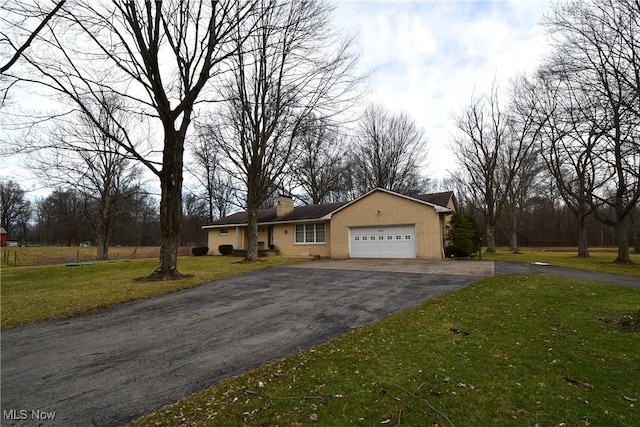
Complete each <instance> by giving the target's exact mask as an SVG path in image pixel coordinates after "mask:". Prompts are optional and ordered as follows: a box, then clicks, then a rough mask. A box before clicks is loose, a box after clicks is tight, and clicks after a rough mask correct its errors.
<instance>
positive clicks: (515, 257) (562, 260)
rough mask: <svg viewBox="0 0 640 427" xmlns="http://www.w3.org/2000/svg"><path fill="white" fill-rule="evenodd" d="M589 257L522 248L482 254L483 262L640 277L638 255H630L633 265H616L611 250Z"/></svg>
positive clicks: (594, 252)
mask: <svg viewBox="0 0 640 427" xmlns="http://www.w3.org/2000/svg"><path fill="white" fill-rule="evenodd" d="M589 252H590V254H591V257H589V258H578V256H577V250H576V249H565V250H560V249H558V248H553V249H551V250H541V249H532V248H523V249H522V250H520V252H519V253H513V252H511V251H509V250H506V249H502V250H500V249H499V250H498V251H497V252H494V253H489V252H482V259H483V260H491V261H514V262H525V263H532V262H546V263H549V264H551V265H555V266H558V267H569V268H578V269H580V270H588V271H598V272H600V273H610V274H623V275H627V276H638V277H640V254H634V253H632V254H631V262H633V264H628V265H626V264H616V263H614V262H613V261H614V260H615V259H616V255H617V253H616V252H615V251H613V250H603V249H592V250H590V251H589Z"/></svg>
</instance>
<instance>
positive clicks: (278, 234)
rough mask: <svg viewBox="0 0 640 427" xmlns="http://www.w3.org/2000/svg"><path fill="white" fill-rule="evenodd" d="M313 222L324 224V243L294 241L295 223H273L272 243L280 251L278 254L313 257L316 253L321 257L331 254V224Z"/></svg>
mask: <svg viewBox="0 0 640 427" xmlns="http://www.w3.org/2000/svg"><path fill="white" fill-rule="evenodd" d="M315 222H316V223H320V222H324V224H325V240H326V242H325V243H296V242H295V239H296V232H295V230H296V224H278V225H275V226H274V229H273V244H274V245H276V248H277V249H278V250H279V251H280V255H282V256H291V257H300V256H311V257H313V256H316V255H318V256H321V257H323V258H326V257H329V256H331V225H330V224H329V222H327V221H315ZM307 224H309V222H307ZM285 231H286V233H285Z"/></svg>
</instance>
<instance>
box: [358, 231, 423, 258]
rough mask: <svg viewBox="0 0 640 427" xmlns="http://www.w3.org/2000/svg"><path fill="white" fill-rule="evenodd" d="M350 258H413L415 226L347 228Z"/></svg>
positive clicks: (414, 251) (414, 255) (414, 252)
mask: <svg viewBox="0 0 640 427" xmlns="http://www.w3.org/2000/svg"><path fill="white" fill-rule="evenodd" d="M349 243H350V244H349V256H350V257H351V258H415V257H416V227H415V225H390V226H376V227H350V228H349Z"/></svg>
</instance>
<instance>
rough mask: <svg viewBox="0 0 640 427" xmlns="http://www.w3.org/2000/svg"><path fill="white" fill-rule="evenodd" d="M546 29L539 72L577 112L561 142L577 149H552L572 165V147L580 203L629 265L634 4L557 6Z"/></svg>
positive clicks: (638, 159)
mask: <svg viewBox="0 0 640 427" xmlns="http://www.w3.org/2000/svg"><path fill="white" fill-rule="evenodd" d="M546 25H547V27H548V29H549V31H550V33H551V34H552V36H553V54H552V56H551V57H550V58H549V59H548V60H547V63H546V64H545V68H546V72H547V74H548V75H549V76H550V78H552V79H554V86H555V87H558V88H559V89H560V94H561V96H563V97H569V98H570V99H571V100H572V106H573V108H574V109H575V110H577V111H578V112H579V114H578V115H577V116H574V117H572V120H574V123H573V124H574V126H573V127H572V128H571V129H569V130H568V131H567V133H566V135H565V136H564V138H562V140H563V141H564V140H567V139H570V140H572V141H576V142H577V144H572V145H571V146H567V145H557V147H558V148H559V151H558V155H559V156H563V157H564V158H573V157H575V148H574V147H576V146H577V147H578V149H577V151H578V153H579V154H580V157H581V159H580V161H581V162H582V164H583V165H584V167H583V169H585V171H584V172H585V173H586V176H587V180H588V181H587V184H588V185H586V186H585V187H586V193H587V194H586V196H587V197H586V198H584V199H582V202H586V203H587V204H588V205H589V207H590V209H591V210H592V211H593V213H594V214H595V215H596V218H597V219H598V220H599V221H601V222H603V223H604V224H607V225H610V226H612V227H614V228H615V231H616V240H617V244H618V255H617V258H616V262H619V263H630V262H631V260H630V255H629V242H628V237H627V226H626V222H627V218H628V216H629V214H630V213H631V211H632V210H633V208H634V207H635V206H636V205H637V203H638V200H640V143H639V142H638V141H639V138H640V108H639V107H638V105H639V104H640V84H639V83H640V54H639V52H640V42H639V41H638V40H640V39H639V36H640V11H639V7H638V3H637V1H635V0H589V1H583V2H571V3H568V4H567V5H563V6H562V5H559V6H557V7H556V8H555V9H554V12H553V14H552V15H551V16H550V17H549V18H548V19H547V21H546ZM573 111H574V110H571V113H573ZM574 179H578V180H579V179H580V178H578V177H574Z"/></svg>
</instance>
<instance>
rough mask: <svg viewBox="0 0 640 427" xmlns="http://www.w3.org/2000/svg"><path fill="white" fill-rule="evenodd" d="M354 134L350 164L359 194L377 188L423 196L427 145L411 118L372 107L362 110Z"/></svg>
mask: <svg viewBox="0 0 640 427" xmlns="http://www.w3.org/2000/svg"><path fill="white" fill-rule="evenodd" d="M356 132H357V135H356V138H355V141H354V145H353V148H352V152H351V159H350V161H351V166H352V168H353V175H354V180H355V185H356V187H357V189H358V190H359V192H360V193H364V192H366V191H369V190H371V189H372V188H376V187H380V188H386V189H387V190H391V191H395V192H398V193H402V194H413V195H415V194H419V193H421V192H424V189H425V187H426V183H427V180H426V178H425V177H424V175H423V174H422V169H423V168H424V162H425V161H426V157H427V141H426V138H425V136H424V131H423V130H421V129H420V128H419V127H418V125H417V124H416V122H415V121H414V120H413V119H412V118H411V117H409V116H408V115H407V114H405V113H400V114H393V113H391V112H389V111H387V110H386V109H385V108H384V107H383V106H381V105H379V104H373V105H370V106H369V107H368V108H367V109H366V110H365V112H364V114H363V116H362V118H361V119H360V123H359V127H358V130H357V131H356Z"/></svg>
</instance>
